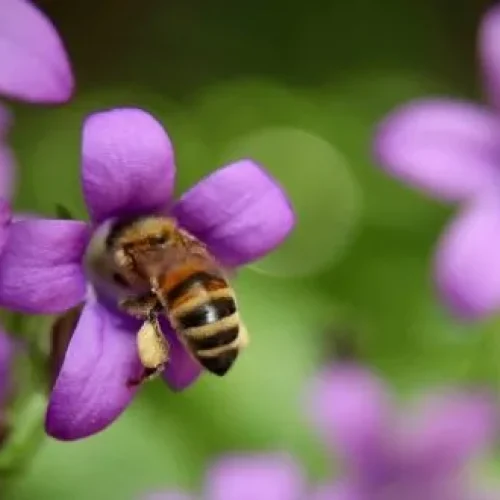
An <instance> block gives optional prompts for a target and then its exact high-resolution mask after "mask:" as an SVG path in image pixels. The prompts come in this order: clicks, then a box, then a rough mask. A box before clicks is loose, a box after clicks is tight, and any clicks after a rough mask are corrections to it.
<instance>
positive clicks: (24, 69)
mask: <svg viewBox="0 0 500 500" xmlns="http://www.w3.org/2000/svg"><path fill="white" fill-rule="evenodd" d="M0 61H2V66H1V68H0V93H1V94H5V95H7V96H9V97H13V98H15V99H21V100H23V101H27V102H33V103H62V102H65V101H67V100H68V99H69V98H70V97H71V94H72V93H73V86H74V82H73V75H72V73H71V67H70V64H69V61H68V57H67V55H66V52H65V50H64V47H63V45H62V42H61V40H60V39H59V36H58V34H57V32H56V30H55V28H54V27H53V26H52V24H51V23H50V21H49V19H48V18H47V17H46V16H45V15H44V14H42V12H41V11H39V10H38V9H37V8H36V7H35V6H34V5H32V4H31V3H30V2H27V1H25V0H0Z"/></svg>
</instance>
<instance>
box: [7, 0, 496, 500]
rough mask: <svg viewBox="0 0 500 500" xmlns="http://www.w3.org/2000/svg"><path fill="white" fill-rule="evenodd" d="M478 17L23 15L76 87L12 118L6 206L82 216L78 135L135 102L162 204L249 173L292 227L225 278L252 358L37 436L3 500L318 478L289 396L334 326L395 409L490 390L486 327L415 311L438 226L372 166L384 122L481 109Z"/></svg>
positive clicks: (271, 5) (351, 6) (298, 399)
mask: <svg viewBox="0 0 500 500" xmlns="http://www.w3.org/2000/svg"><path fill="white" fill-rule="evenodd" d="M486 3H487V2H485V1H475V2H472V1H465V0H461V1H458V2H457V1H455V2H451V1H449V0H423V1H419V2H417V1H413V0H381V1H379V2H373V1H371V0H350V1H349V2H339V1H331V0H311V1H309V2H306V3H295V4H294V3H291V2H285V1H283V0H274V1H273V2H268V1H263V0H255V1H253V2H251V3H244V2H243V3H241V2H222V1H211V2H203V1H201V0H185V1H183V2H173V1H165V0H147V1H142V2H138V1H135V0H106V1H102V0H88V1H80V2H76V1H73V2H64V1H62V0H46V1H42V2H39V4H40V5H41V7H42V8H43V9H44V10H45V11H46V12H47V13H48V14H49V15H50V16H51V18H52V19H53V20H54V22H55V23H56V25H57V26H58V27H59V29H60V32H61V34H62V36H63V38H64V40H65V41H66V44H67V47H68V50H69V53H70V55H71V57H72V61H73V65H74V68H75V72H76V76H77V84H78V89H77V94H76V98H75V100H74V101H73V102H72V103H71V104H70V105H68V106H64V107H61V108H58V109H54V108H51V109H41V108H34V107H28V106H23V105H19V104H16V105H13V108H14V110H15V116H16V122H15V128H14V130H13V134H12V140H13V143H14V147H15V150H16V152H17V155H18V158H19V162H20V165H21V173H20V184H19V189H18V197H17V201H16V208H18V209H22V210H29V211H37V212H42V213H45V214H54V205H55V203H56V202H58V203H63V204H65V205H67V206H68V207H69V208H70V209H71V210H72V211H73V212H75V213H76V214H78V215H79V216H81V217H84V216H85V211H84V205H83V201H82V196H81V193H80V190H79V179H78V166H79V142H80V128H81V122H82V119H83V118H84V116H85V115H87V114H88V113H90V112H92V111H95V110H98V109H102V108H108V107H114V106H124V105H127V106H130V105H134V106H140V107H143V108H145V109H147V110H149V111H150V112H152V113H153V114H155V115H156V116H157V117H158V118H160V119H161V120H162V122H163V123H164V125H165V127H166V128H167V129H168V131H169V133H170V135H171V137H172V139H173V141H174V144H175V146H176V152H177V164H178V192H179V193H180V192H182V190H183V189H184V188H186V187H188V186H190V185H191V184H192V183H194V182H195V181H197V180H198V179H200V178H201V177H202V176H203V175H205V174H206V173H208V172H210V171H211V170H213V169H215V168H217V167H218V166H220V165H221V164H222V163H223V162H227V161H229V160H232V159H236V158H237V157H241V156H251V157H254V158H255V159H257V160H259V161H261V162H263V163H264V164H265V165H266V166H267V167H268V168H269V169H270V170H271V171H272V172H273V173H274V174H275V175H276V177H277V178H278V179H279V180H280V181H281V182H282V183H283V185H284V186H285V187H286V188H287V189H288V191H289V193H290V196H291V197H292V199H293V201H294V203H295V205H296V209H297V212H298V216H299V224H298V227H297V231H296V233H295V235H294V236H293V237H292V238H291V239H290V240H289V242H288V243H287V244H286V245H285V246H284V247H283V248H282V249H281V250H279V251H278V252H277V253H276V254H274V255H272V256H270V257H268V258H267V259H265V260H264V261H262V262H260V263H258V264H256V265H255V266H253V267H251V268H248V269H246V270H244V271H242V272H241V273H240V275H239V276H238V279H237V280H236V283H235V285H236V288H237V291H238V293H239V295H240V302H241V306H242V310H243V314H244V317H245V319H246V322H247V323H248V328H249V331H250V334H251V336H252V343H251V347H250V348H249V349H248V351H247V353H246V354H245V356H243V357H242V359H241V361H240V362H239V363H238V364H237V366H236V367H235V369H234V371H233V372H232V373H231V375H230V376H228V377H227V378H226V379H225V380H218V379H215V378H213V377H210V376H206V377H204V378H203V379H202V380H201V381H200V382H199V383H198V384H196V386H195V387H193V388H192V389H190V390H188V391H186V392H185V393H183V394H171V393H169V392H168V390H166V389H165V387H164V386H163V385H162V383H161V382H154V383H152V384H149V385H148V386H147V387H146V388H145V389H144V390H143V392H142V394H141V396H140V398H138V400H136V402H135V403H134V405H133V406H132V408H130V409H129V410H128V411H127V412H126V414H125V415H124V416H123V417H122V418H121V419H120V420H119V421H118V423H116V424H115V425H113V426H112V427H111V428H110V429H109V430H106V431H105V432H103V433H102V434H99V435H96V436H94V437H92V438H90V439H87V440H84V441H81V442H76V443H58V442H55V441H53V440H49V439H48V438H46V440H45V442H44V444H43V446H42V448H41V450H40V451H39V453H38V454H37V456H36V457H35V459H34V462H33V464H32V467H31V468H30V470H29V473H28V475H27V476H26V477H25V478H23V479H22V480H21V481H20V482H19V483H18V484H17V486H16V487H15V488H14V490H13V491H12V492H11V493H9V499H12V500H25V499H26V500H27V499H32V498H37V499H40V500H44V499H54V498H72V499H73V500H83V499H88V498H94V497H95V498H99V499H100V498H103V499H104V498H106V499H108V500H123V499H132V498H134V497H137V495H138V494H140V493H141V492H145V491H149V490H155V489H161V488H167V487H172V486H183V487H189V488H194V487H196V485H197V484H198V483H199V482H200V481H201V478H202V474H203V470H204V467H205V466H206V465H207V463H208V462H209V461H210V460H211V459H212V458H213V457H215V456H217V455H218V454H220V453H223V452H225V451H228V450H275V449H286V450H291V451H292V452H293V453H295V454H296V455H297V456H298V457H300V458H301V459H302V460H303V462H304V464H305V465H306V467H307V468H308V470H309V471H310V473H311V476H313V477H315V476H321V475H323V474H325V473H326V472H327V471H329V470H331V464H329V463H327V462H325V460H324V456H323V452H322V449H321V446H320V444H319V443H318V442H317V440H316V437H315V436H314V435H313V433H312V432H311V431H310V430H308V427H307V426H306V425H305V423H304V422H305V418H304V415H303V404H302V401H303V399H302V398H303V395H304V390H305V389H306V387H307V382H308V380H309V378H310V376H312V375H313V374H314V373H315V371H316V370H317V369H318V367H319V366H320V364H321V363H323V362H324V361H326V360H327V359H328V356H329V354H330V352H331V343H332V335H333V332H334V330H335V328H337V327H350V328H352V329H353V331H354V332H355V333H356V336H357V341H358V342H359V345H360V350H361V353H362V355H363V356H364V358H365V359H366V361H367V362H368V363H370V365H371V366H373V367H374V368H375V369H376V370H379V371H380V372H381V373H382V374H383V375H385V376H386V377H387V378H388V379H389V380H390V382H391V384H393V385H394V387H396V388H397V389H399V390H400V391H401V394H402V395H403V396H404V395H407V394H408V393H410V392H413V391H416V390H420V389H422V388H427V387H429V386H430V385H433V384H438V383H446V382H457V381H458V382H463V383H466V382H469V381H475V380H478V379H479V380H487V381H489V382H492V383H496V382H497V381H498V378H497V376H496V365H497V359H498V356H496V354H497V353H500V345H498V347H496V345H495V342H496V343H497V344H498V338H499V337H498V334H496V333H495V328H494V325H493V327H492V325H484V326H481V325H480V326H475V327H471V326H466V325H459V324H457V323H456V322H454V321H453V320H452V319H451V318H450V317H449V316H448V315H447V314H446V313H445V312H444V311H443V310H442V309H441V308H440V306H439V304H437V302H436V299H435V296H434V294H433V289H432V283H431V280H430V275H429V269H430V258H431V256H432V250H433V247H434V242H435V240H436V238H437V236H438V234H439V231H440V229H441V228H442V227H443V224H444V223H445V221H446V219H447V216H448V214H449V210H448V209H445V208H443V207H442V206H439V205H438V204H437V203H435V202H432V201H430V200H428V199H426V198H424V197H422V196H420V195H418V194H416V193H415V192H413V191H410V190H409V189H406V188H405V187H403V186H401V185H400V184H399V183H397V182H395V181H393V180H392V179H390V178H388V177H386V176H385V175H384V174H383V173H382V172H380V171H379V169H378V168H377V167H376V166H375V165H374V164H373V162H372V161H371V160H370V137H371V134H372V131H373V128H374V126H375V124H376V122H377V120H379V119H380V118H381V117H382V116H383V115H384V114H385V113H387V112H388V111H389V110H390V109H392V108H393V107H394V106H395V105H398V104H399V103H402V102H404V101H406V100H408V99H410V98H413V97H418V96H424V95H437V94H451V95H455V96H465V97H471V98H479V94H478V92H477V88H476V84H475V75H476V73H477V61H475V59H474V50H475V30H476V26H477V24H478V20H479V18H480V15H481V12H482V11H483V9H484V7H485V6H486ZM478 331H479V332H484V333H486V334H485V335H478V334H477V333H478Z"/></svg>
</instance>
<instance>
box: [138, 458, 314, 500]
mask: <svg viewBox="0 0 500 500" xmlns="http://www.w3.org/2000/svg"><path fill="white" fill-rule="evenodd" d="M306 488H307V483H306V481H305V478H304V476H303V474H302V470H301V469H300V467H299V466H298V465H297V464H296V463H295V462H294V461H293V460H292V459H291V458H290V457H288V456H286V455H281V454H268V455H240V456H238V455H236V456H231V455H229V456H226V457H225V458H223V459H222V460H219V461H218V462H217V463H216V464H215V465H214V466H213V467H212V468H211V469H210V470H209V471H208V474H207V477H206V481H205V485H204V491H203V494H202V495H201V496H197V495H196V496H195V495H188V494H186V493H182V492H178V491H171V492H158V493H152V494H150V495H147V496H145V497H143V498H142V500H195V499H200V500H201V499H203V500H205V499H207V500H302V499H303V500H306V499H308V500H309V499H310V500H313V499H312V498H311V497H310V496H309V495H306V494H305V493H306Z"/></svg>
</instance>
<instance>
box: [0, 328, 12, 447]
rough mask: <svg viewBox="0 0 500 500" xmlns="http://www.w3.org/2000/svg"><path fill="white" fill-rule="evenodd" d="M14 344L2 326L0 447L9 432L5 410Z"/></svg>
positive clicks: (0, 349)
mask: <svg viewBox="0 0 500 500" xmlns="http://www.w3.org/2000/svg"><path fill="white" fill-rule="evenodd" d="M13 354H14V345H13V343H12V340H11V339H10V337H9V336H8V335H7V333H6V332H5V331H4V330H3V329H2V327H1V326H0V448H1V446H2V442H3V441H4V439H5V438H6V436H7V434H8V423H7V415H6V412H5V408H6V405H7V404H8V400H9V396H10V394H11V389H12V386H11V383H12V380H11V375H10V372H11V369H12V358H13Z"/></svg>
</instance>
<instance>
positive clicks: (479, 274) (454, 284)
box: [435, 194, 500, 319]
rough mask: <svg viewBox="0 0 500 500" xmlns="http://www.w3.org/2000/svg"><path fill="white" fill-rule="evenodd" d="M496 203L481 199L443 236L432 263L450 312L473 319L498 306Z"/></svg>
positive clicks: (499, 216) (499, 207) (499, 214)
mask: <svg viewBox="0 0 500 500" xmlns="http://www.w3.org/2000/svg"><path fill="white" fill-rule="evenodd" d="M499 245H500V200H499V199H497V196H496V195H495V194H492V195H490V196H484V197H482V198H480V199H478V200H476V201H475V202H474V203H472V204H471V205H468V206H466V207H464V209H463V211H462V212H461V213H460V214H459V215H458V216H457V217H456V219H455V220H454V221H453V222H452V223H451V225H450V226H449V228H448V229H447V230H446V232H445V233H444V234H443V236H442V238H441V242H440V244H439V248H438V251H437V254H436V261H435V276H436V282H437V287H438V290H439V293H440V295H441V297H442V299H443V301H444V302H445V303H446V304H447V306H448V307H449V308H450V309H451V311H452V312H453V313H454V314H456V315H457V316H459V317H462V318H464V319H477V318H481V317H483V316H487V315H489V314H491V313H492V312H493V311H495V310H497V309H498V308H499V307H500V255H499V254H498V252H497V251H496V250H497V248H498V246H499Z"/></svg>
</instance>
